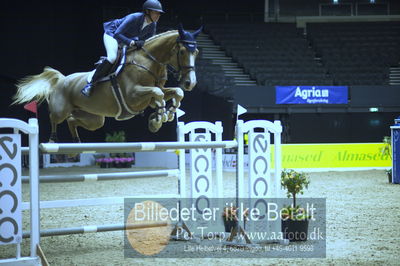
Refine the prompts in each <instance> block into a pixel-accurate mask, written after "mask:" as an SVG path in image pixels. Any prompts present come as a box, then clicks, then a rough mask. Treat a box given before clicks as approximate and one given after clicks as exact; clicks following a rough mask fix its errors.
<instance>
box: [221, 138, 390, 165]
mask: <svg viewBox="0 0 400 266" xmlns="http://www.w3.org/2000/svg"><path fill="white" fill-rule="evenodd" d="M382 148H383V144H382V143H344V144H340V143H335V144H283V145H282V168H295V169H299V168H307V169H323V168H325V169H332V170H333V169H337V168H342V169H343V168H346V169H350V168H357V169H358V168H366V169H371V168H372V169H374V168H388V167H391V165H392V161H391V159H390V157H389V156H388V155H383V154H382V152H381V151H382ZM271 152H272V153H273V152H274V147H271ZM273 158H274V156H272V155H271V159H272V162H271V164H272V165H271V167H273V166H274V162H273ZM247 162H248V160H247V157H246V156H245V164H246V163H247ZM223 167H224V170H232V171H234V170H235V167H236V155H235V154H224V156H223ZM247 167H248V165H247Z"/></svg>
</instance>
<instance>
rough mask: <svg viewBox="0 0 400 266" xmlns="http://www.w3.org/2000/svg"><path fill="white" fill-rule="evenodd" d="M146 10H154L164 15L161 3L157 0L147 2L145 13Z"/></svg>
mask: <svg viewBox="0 0 400 266" xmlns="http://www.w3.org/2000/svg"><path fill="white" fill-rule="evenodd" d="M146 10H153V11H157V12H160V13H164V10H163V9H162V5H161V3H160V2H159V1H157V0H147V1H146V2H144V4H143V11H146Z"/></svg>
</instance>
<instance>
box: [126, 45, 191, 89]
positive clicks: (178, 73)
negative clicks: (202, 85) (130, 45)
mask: <svg viewBox="0 0 400 266" xmlns="http://www.w3.org/2000/svg"><path fill="white" fill-rule="evenodd" d="M177 43H179V41H177ZM141 49H142V50H143V51H144V52H145V54H146V55H147V57H148V58H149V59H151V60H152V61H153V62H155V63H157V64H159V65H161V66H162V67H165V68H166V69H167V71H168V72H170V73H172V74H173V75H174V77H175V78H176V79H177V80H178V81H180V79H181V78H182V70H187V71H186V73H187V72H189V71H192V70H193V71H194V70H195V66H192V65H188V66H182V65H181V61H180V56H179V54H180V53H179V50H178V52H177V53H176V57H177V62H178V70H177V69H176V68H175V67H174V66H173V65H172V64H164V63H162V62H160V61H159V60H157V58H155V57H154V56H153V55H152V54H151V53H150V52H149V51H148V50H147V49H145V48H144V47H142V48H141ZM125 64H128V65H135V66H138V67H140V68H143V69H145V70H146V71H148V72H149V73H150V74H151V75H152V76H153V77H154V78H155V79H156V80H157V81H158V82H160V80H166V79H167V77H166V76H164V77H162V78H159V77H157V75H156V74H155V73H153V72H152V71H151V70H150V69H149V68H147V67H146V66H143V65H141V64H138V63H136V62H135V61H134V60H131V61H130V62H128V63H125Z"/></svg>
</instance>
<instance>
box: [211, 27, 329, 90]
mask: <svg viewBox="0 0 400 266" xmlns="http://www.w3.org/2000/svg"><path fill="white" fill-rule="evenodd" d="M206 31H208V33H209V34H210V35H211V36H212V38H213V39H214V41H215V42H216V43H217V44H220V45H221V46H222V47H223V48H224V49H225V51H226V54H227V55H229V56H231V57H232V58H233V60H234V61H236V62H238V63H239V65H241V66H242V67H243V68H244V70H245V72H246V73H248V74H250V77H251V78H253V79H256V80H257V83H258V85H331V84H332V80H331V79H330V78H329V76H327V75H326V70H325V69H324V68H323V67H322V66H321V65H319V64H318V62H317V61H316V60H315V53H314V51H313V50H312V49H310V47H309V44H308V42H307V40H306V38H304V36H303V31H302V29H298V28H296V25H295V24H293V23H248V24H210V25H207V26H206Z"/></svg>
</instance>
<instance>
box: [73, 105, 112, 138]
mask: <svg viewBox="0 0 400 266" xmlns="http://www.w3.org/2000/svg"><path fill="white" fill-rule="evenodd" d="M67 122H68V128H69V131H70V132H71V135H72V139H73V141H74V142H81V140H80V138H79V134H78V127H83V128H85V129H87V130H91V131H94V130H96V129H99V128H101V127H102V126H103V125H104V116H99V115H94V114H90V113H87V112H84V111H80V110H79V111H73V112H72V114H71V115H70V116H69V117H68V119H67Z"/></svg>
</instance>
